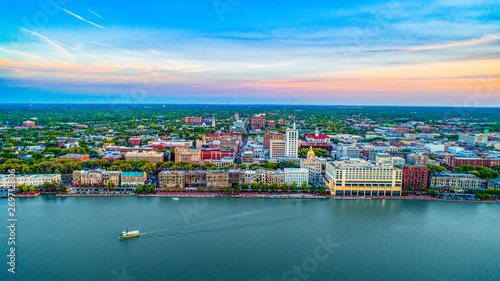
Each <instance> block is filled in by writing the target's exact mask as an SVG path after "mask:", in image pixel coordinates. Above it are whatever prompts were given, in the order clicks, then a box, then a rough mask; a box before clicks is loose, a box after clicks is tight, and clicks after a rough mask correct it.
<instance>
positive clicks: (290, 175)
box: [284, 168, 309, 186]
mask: <svg viewBox="0 0 500 281" xmlns="http://www.w3.org/2000/svg"><path fill="white" fill-rule="evenodd" d="M284 170H285V182H286V184H288V185H291V184H292V183H293V182H296V183H297V185H299V186H300V185H302V183H303V182H307V184H309V170H307V169H305V168H286V169H284Z"/></svg>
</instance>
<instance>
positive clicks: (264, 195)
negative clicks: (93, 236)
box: [2, 192, 500, 203]
mask: <svg viewBox="0 0 500 281" xmlns="http://www.w3.org/2000/svg"><path fill="white" fill-rule="evenodd" d="M45 194H48V195H53V194H54V193H53V192H50V193H44V192H37V193H27V194H15V195H14V197H16V198H33V197H38V196H40V195H45ZM55 195H56V197H160V198H176V197H177V198H216V197H228V198H240V199H337V200H338V199H343V200H384V199H387V200H415V201H438V202H471V203H500V201H499V200H481V201H472V200H456V199H440V198H435V197H430V196H370V197H365V196H332V195H316V194H315V195H313V194H302V193H297V194H286V195H285V194H272V193H250V194H245V193H243V194H237V195H227V194H223V193H219V192H207V193H203V192H196V193H182V192H171V193H166V192H161V193H157V194H69V193H58V194H55ZM2 198H7V197H2Z"/></svg>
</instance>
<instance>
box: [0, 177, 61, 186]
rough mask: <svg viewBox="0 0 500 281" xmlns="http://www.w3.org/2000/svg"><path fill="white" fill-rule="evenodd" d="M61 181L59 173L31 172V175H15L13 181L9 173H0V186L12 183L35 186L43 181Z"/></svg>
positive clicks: (40, 184)
mask: <svg viewBox="0 0 500 281" xmlns="http://www.w3.org/2000/svg"><path fill="white" fill-rule="evenodd" d="M60 181H61V174H31V175H15V176H14V181H12V177H10V176H9V175H0V186H1V187H3V188H7V187H9V186H12V185H14V186H15V187H17V186H19V185H27V186H36V187H40V186H42V184H44V183H45V182H49V183H59V182H60Z"/></svg>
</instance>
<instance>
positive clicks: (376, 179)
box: [324, 159, 403, 196]
mask: <svg viewBox="0 0 500 281" xmlns="http://www.w3.org/2000/svg"><path fill="white" fill-rule="evenodd" d="M402 180H403V171H401V170H400V169H398V168H395V167H393V166H392V165H376V164H374V163H373V162H369V161H365V160H361V159H356V160H354V159H353V160H345V161H333V162H330V163H327V164H326V170H325V177H324V182H325V185H326V186H327V187H329V188H330V193H331V194H332V195H354V196H356V195H362V196H398V195H401V189H402Z"/></svg>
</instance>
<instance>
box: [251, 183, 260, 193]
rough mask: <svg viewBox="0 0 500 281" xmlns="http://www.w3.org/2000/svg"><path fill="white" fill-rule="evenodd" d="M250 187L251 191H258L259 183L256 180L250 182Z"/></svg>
mask: <svg viewBox="0 0 500 281" xmlns="http://www.w3.org/2000/svg"><path fill="white" fill-rule="evenodd" d="M250 188H251V189H252V191H253V192H255V191H258V190H259V184H258V183H257V182H255V181H254V182H252V184H251V185H250Z"/></svg>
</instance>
